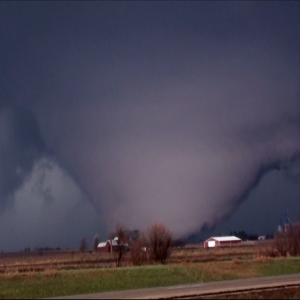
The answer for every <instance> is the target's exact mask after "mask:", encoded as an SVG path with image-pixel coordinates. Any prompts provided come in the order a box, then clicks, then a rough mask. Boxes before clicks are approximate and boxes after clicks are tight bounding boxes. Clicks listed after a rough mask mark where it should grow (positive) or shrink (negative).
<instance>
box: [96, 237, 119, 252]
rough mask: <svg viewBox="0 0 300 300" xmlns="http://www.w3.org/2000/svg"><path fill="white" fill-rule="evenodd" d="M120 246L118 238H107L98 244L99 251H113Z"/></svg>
mask: <svg viewBox="0 0 300 300" xmlns="http://www.w3.org/2000/svg"><path fill="white" fill-rule="evenodd" d="M117 247H118V241H117V240H116V239H113V240H107V241H106V242H100V243H99V244H98V246H97V251H98V252H102V253H103V252H113V251H114V249H116V248H117Z"/></svg>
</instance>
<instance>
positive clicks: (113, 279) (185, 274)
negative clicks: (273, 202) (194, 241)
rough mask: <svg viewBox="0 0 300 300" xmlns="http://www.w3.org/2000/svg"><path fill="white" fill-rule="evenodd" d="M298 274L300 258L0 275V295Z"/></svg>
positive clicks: (27, 295)
mask: <svg viewBox="0 0 300 300" xmlns="http://www.w3.org/2000/svg"><path fill="white" fill-rule="evenodd" d="M293 273H300V258H285V259H264V260H249V261H245V260H233V261H227V262H210V263H185V264H176V265H173V264H172V265H154V266H142V267H124V268H106V269H105V268H102V269H81V270H80V269H79V270H70V271H57V270H46V271H44V272H32V273H25V274H22V273H7V274H3V275H0V298H6V299H7V298H46V297H56V296H65V295H76V294H86V293H96V292H106V291H116V290H124V289H138V288H146V287H159V286H168V285H177V284H187V283H196V282H208V281H214V280H227V279H239V278H249V277H255V276H272V275H280V274H293Z"/></svg>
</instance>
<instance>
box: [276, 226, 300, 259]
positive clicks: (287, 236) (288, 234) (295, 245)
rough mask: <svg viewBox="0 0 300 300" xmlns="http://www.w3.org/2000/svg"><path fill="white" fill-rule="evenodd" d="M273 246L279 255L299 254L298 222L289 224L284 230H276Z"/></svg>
mask: <svg viewBox="0 0 300 300" xmlns="http://www.w3.org/2000/svg"><path fill="white" fill-rule="evenodd" d="M274 247H275V249H276V250H277V251H278V252H279V254H280V255H281V256H287V254H289V255H291V256H296V255H300V223H297V224H293V225H289V226H287V227H286V228H285V230H284V231H281V232H277V233H276V235H275V238H274Z"/></svg>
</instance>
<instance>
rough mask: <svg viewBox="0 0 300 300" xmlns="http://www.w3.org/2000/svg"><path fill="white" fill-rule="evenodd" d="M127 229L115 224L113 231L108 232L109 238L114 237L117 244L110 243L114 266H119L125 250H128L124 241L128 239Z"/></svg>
mask: <svg viewBox="0 0 300 300" xmlns="http://www.w3.org/2000/svg"><path fill="white" fill-rule="evenodd" d="M127 232H128V230H127V229H126V228H125V227H124V226H121V225H117V227H116V229H115V231H114V232H112V233H111V234H110V238H113V239H115V238H117V239H115V241H116V243H117V245H112V249H113V252H114V253H115V257H116V266H117V267H119V266H120V263H121V259H122V257H123V255H124V253H125V252H126V251H128V249H129V248H128V244H127V243H126V242H127V240H128V236H127Z"/></svg>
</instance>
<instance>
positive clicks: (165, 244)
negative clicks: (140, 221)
mask: <svg viewBox="0 0 300 300" xmlns="http://www.w3.org/2000/svg"><path fill="white" fill-rule="evenodd" d="M144 239H145V241H146V245H147V251H149V255H150V258H151V259H152V260H153V261H155V262H160V263H162V264H164V263H165V262H166V260H167V258H168V257H169V256H170V254H171V244H172V234H171V232H170V231H169V230H168V229H167V227H166V226H165V225H164V224H162V223H155V224H153V225H152V226H150V227H149V228H148V229H147V230H146V232H145V233H144Z"/></svg>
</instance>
